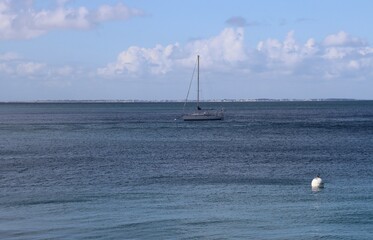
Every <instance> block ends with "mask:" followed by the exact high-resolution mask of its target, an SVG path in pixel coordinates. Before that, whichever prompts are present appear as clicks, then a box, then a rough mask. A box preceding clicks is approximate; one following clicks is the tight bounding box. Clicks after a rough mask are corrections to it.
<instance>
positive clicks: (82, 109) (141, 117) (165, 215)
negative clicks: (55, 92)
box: [0, 101, 373, 239]
mask: <svg viewBox="0 0 373 240" xmlns="http://www.w3.org/2000/svg"><path fill="white" fill-rule="evenodd" d="M221 105H222V106H223V107H224V108H225V109H226V119H225V120H224V121H213V122H183V121H181V120H180V116H181V115H182V110H181V109H182V104H181V103H58V104H53V103H28V104H22V103H13V104H11V103H7V104H0V191H1V192H0V239H373V227H372V226H373V102H372V101H334V102H333V101H330V102H327V101H326V102H252V103H222V104H221ZM318 173H319V174H321V177H322V178H323V179H324V182H325V188H323V189H320V190H319V191H312V189H311V185H310V184H311V180H312V178H313V177H314V176H315V175H316V174H318Z"/></svg>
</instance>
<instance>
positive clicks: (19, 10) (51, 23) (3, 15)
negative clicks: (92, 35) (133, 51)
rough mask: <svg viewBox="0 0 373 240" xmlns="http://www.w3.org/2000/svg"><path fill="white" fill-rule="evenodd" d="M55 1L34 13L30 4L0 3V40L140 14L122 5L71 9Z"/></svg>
mask: <svg viewBox="0 0 373 240" xmlns="http://www.w3.org/2000/svg"><path fill="white" fill-rule="evenodd" d="M66 2H67V1H58V4H57V6H56V7H55V8H54V9H51V10H49V9H48V10H45V9H42V10H35V9H34V6H33V4H32V1H26V0H25V1H11V0H0V39H3V40H9V39H31V38H35V37H38V36H40V35H43V34H45V33H47V32H49V31H52V30H56V29H89V28H92V27H94V26H96V25H97V24H99V23H102V22H105V21H110V20H125V19H129V18H132V17H136V16H141V15H143V12H142V11H141V10H138V9H134V8H129V7H128V6H126V5H124V4H123V3H117V4H116V5H102V6H100V7H98V8H97V9H93V10H91V9H88V8H87V7H77V8H71V7H67V6H66Z"/></svg>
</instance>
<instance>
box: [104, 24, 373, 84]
mask: <svg viewBox="0 0 373 240" xmlns="http://www.w3.org/2000/svg"><path fill="white" fill-rule="evenodd" d="M197 54H199V55H201V56H202V58H203V66H204V68H205V69H206V68H207V69H210V70H211V71H213V72H233V73H235V74H243V75H245V74H256V73H257V74H261V73H265V74H266V76H268V77H270V78H278V77H280V76H281V75H284V76H287V77H290V76H292V77H294V78H297V77H298V78H299V79H302V78H307V79H329V80H330V79H338V78H341V77H342V76H349V77H351V78H354V77H357V76H358V75H359V74H360V75H361V73H362V72H364V76H365V77H366V78H368V77H369V76H373V71H372V70H371V69H373V48H372V47H369V46H368V45H367V44H366V43H365V42H364V41H363V40H361V39H359V38H356V37H352V36H350V35H349V34H347V33H345V32H339V33H336V34H331V35H329V36H326V37H325V39H323V40H321V41H317V40H315V39H314V38H309V39H307V40H306V41H305V42H300V41H298V40H297V39H296V36H295V32H294V31H290V32H288V33H287V35H286V36H285V38H284V39H282V40H281V39H274V38H269V39H266V40H262V41H260V42H258V44H257V47H256V49H249V48H248V47H247V46H245V42H244V29H243V28H240V27H239V28H226V29H224V30H223V31H221V32H220V33H219V34H218V35H216V36H213V37H210V38H205V39H197V40H193V41H190V42H189V43H187V44H185V45H183V46H181V45H180V44H177V43H176V44H170V45H166V46H162V45H156V46H155V47H154V48H141V47H138V46H132V47H129V48H128V49H126V50H124V51H123V52H121V53H120V54H119V55H118V57H117V60H116V61H114V62H112V63H109V64H107V65H106V66H105V67H102V68H99V69H98V70H97V73H98V74H99V75H101V76H106V77H112V76H123V75H126V74H127V75H128V76H138V75H142V74H150V75H153V76H160V75H164V74H167V73H169V72H172V71H178V70H179V69H180V68H191V67H192V66H193V64H194V63H195V57H196V55H197ZM360 78H361V77H360Z"/></svg>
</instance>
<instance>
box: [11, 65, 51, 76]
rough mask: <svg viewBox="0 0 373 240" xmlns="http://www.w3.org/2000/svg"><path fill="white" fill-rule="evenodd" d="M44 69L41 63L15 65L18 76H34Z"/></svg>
mask: <svg viewBox="0 0 373 240" xmlns="http://www.w3.org/2000/svg"><path fill="white" fill-rule="evenodd" d="M44 67H45V64H43V63H35V62H24V63H20V64H18V65H17V73H18V74H20V75H34V74H37V73H40V72H41V70H42V69H43V68H44Z"/></svg>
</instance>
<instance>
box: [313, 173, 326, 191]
mask: <svg viewBox="0 0 373 240" xmlns="http://www.w3.org/2000/svg"><path fill="white" fill-rule="evenodd" d="M311 187H312V188H323V187H324V182H323V181H322V179H321V178H320V176H319V175H317V176H316V177H315V178H314V179H312V182H311Z"/></svg>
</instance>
